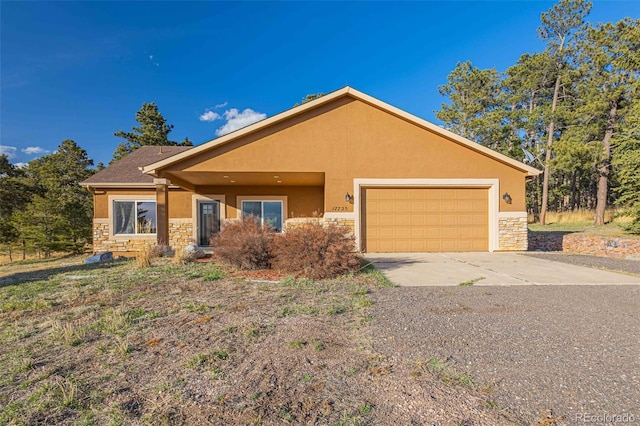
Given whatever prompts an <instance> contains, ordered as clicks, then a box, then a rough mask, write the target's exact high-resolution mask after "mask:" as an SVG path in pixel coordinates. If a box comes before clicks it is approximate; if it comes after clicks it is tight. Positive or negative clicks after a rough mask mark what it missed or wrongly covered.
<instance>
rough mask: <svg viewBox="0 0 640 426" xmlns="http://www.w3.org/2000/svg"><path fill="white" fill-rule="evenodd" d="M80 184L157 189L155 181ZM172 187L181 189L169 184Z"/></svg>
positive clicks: (90, 186)
mask: <svg viewBox="0 0 640 426" xmlns="http://www.w3.org/2000/svg"><path fill="white" fill-rule="evenodd" d="M80 186H82V187H84V188H116V189H121V188H134V189H135V188H140V189H149V188H150V189H155V187H156V185H155V183H153V182H151V183H132V182H96V183H93V182H91V183H85V182H80ZM169 188H171V189H180V187H179V186H177V185H169Z"/></svg>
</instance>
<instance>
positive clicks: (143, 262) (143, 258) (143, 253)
mask: <svg viewBox="0 0 640 426" xmlns="http://www.w3.org/2000/svg"><path fill="white" fill-rule="evenodd" d="M156 257H157V255H156V252H155V251H154V249H153V247H151V246H150V245H147V244H145V245H144V246H142V248H141V249H140V250H139V251H137V252H136V256H135V259H136V266H137V267H138V268H148V267H150V266H151V262H152V260H153V259H154V258H156Z"/></svg>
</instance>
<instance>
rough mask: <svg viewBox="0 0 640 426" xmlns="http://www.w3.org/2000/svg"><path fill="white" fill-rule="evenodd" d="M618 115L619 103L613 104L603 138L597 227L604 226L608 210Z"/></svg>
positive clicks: (597, 194) (597, 198) (597, 200)
mask: <svg viewBox="0 0 640 426" xmlns="http://www.w3.org/2000/svg"><path fill="white" fill-rule="evenodd" d="M617 113H618V102H612V103H611V109H610V110H609V118H608V119H607V128H606V129H605V131H604V138H602V148H603V152H602V160H600V167H599V169H598V172H599V177H598V192H597V193H596V218H595V224H596V225H597V226H602V225H604V212H605V210H606V209H607V194H608V192H609V171H610V168H611V137H612V136H613V127H614V125H615V122H616V115H617Z"/></svg>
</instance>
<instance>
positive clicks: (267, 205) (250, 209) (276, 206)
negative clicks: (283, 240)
mask: <svg viewBox="0 0 640 426" xmlns="http://www.w3.org/2000/svg"><path fill="white" fill-rule="evenodd" d="M282 207H283V202H282V201H266V200H265V201H262V200H255V201H254V200H244V201H242V218H243V219H244V218H247V217H249V216H254V217H255V218H257V219H258V220H259V221H260V225H262V226H264V225H269V226H271V227H272V228H273V229H275V230H276V232H281V231H282V218H283V214H282V211H283V210H282Z"/></svg>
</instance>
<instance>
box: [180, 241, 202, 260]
mask: <svg viewBox="0 0 640 426" xmlns="http://www.w3.org/2000/svg"><path fill="white" fill-rule="evenodd" d="M183 252H184V255H185V256H186V257H189V258H191V259H202V258H203V257H204V256H205V253H204V251H202V250H200V249H199V248H198V247H197V246H196V245H195V244H189V245H188V246H186V247H185V248H184V250H183Z"/></svg>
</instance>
